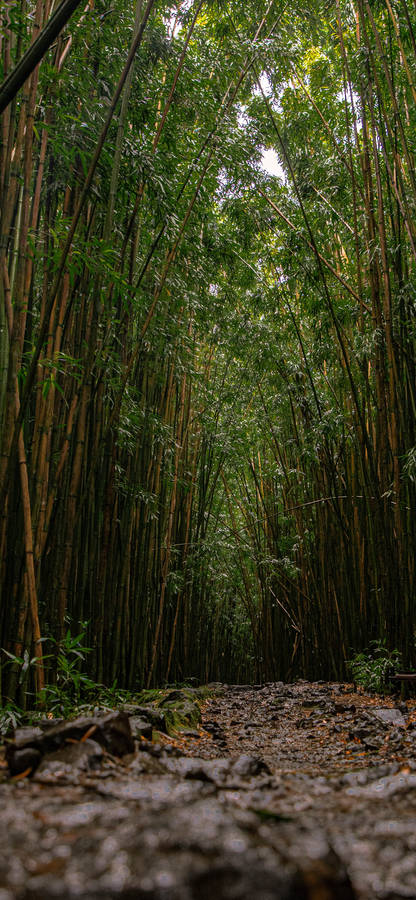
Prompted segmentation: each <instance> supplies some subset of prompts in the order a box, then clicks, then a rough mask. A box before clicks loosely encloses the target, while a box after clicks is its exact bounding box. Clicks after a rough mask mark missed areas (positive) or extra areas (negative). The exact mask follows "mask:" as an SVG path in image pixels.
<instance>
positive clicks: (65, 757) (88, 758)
mask: <svg viewBox="0 0 416 900" xmlns="http://www.w3.org/2000/svg"><path fill="white" fill-rule="evenodd" d="M102 757H103V749H102V747H100V745H99V744H97V742H96V741H90V740H86V741H82V743H81V742H78V743H76V744H67V746H66V747H61V749H60V750H56V751H55V753H47V754H46V756H44V757H43V759H42V761H41V763H40V765H39V767H38V769H37V772H36V775H35V779H36V780H38V779H39V780H40V781H41V780H43V779H44V778H45V776H54V777H56V776H57V775H70V774H74V773H76V772H85V771H87V770H88V769H93V768H95V767H96V766H97V765H98V764H99V763H100V762H101V760H102Z"/></svg>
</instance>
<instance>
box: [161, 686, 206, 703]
mask: <svg viewBox="0 0 416 900" xmlns="http://www.w3.org/2000/svg"><path fill="white" fill-rule="evenodd" d="M199 696H200V692H199V690H198V688H181V689H178V690H173V691H169V692H168V693H167V694H166V697H163V700H161V701H160V703H159V706H162V707H163V706H166V704H167V703H186V702H187V701H189V700H190V699H192V698H193V697H199Z"/></svg>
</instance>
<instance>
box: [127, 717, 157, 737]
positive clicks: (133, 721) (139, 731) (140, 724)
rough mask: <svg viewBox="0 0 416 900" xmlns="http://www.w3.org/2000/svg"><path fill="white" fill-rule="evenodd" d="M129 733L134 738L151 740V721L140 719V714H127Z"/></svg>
mask: <svg viewBox="0 0 416 900" xmlns="http://www.w3.org/2000/svg"><path fill="white" fill-rule="evenodd" d="M129 722H130V728H131V733H132V735H133V737H134V738H136V740H139V739H140V738H146V740H148V741H151V740H152V734H153V726H152V723H151V722H148V721H146V720H145V719H142V718H141V717H140V716H129Z"/></svg>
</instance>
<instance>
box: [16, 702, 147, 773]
mask: <svg viewBox="0 0 416 900" xmlns="http://www.w3.org/2000/svg"><path fill="white" fill-rule="evenodd" d="M39 732H40V733H39ZM87 734H88V736H89V737H93V738H94V741H96V742H97V743H98V744H100V745H101V746H102V747H104V748H105V749H106V750H108V752H109V753H112V754H113V755H114V756H124V755H125V754H127V753H133V752H134V739H133V736H132V733H131V729H130V723H129V720H128V717H127V715H126V713H124V712H111V713H104V714H99V715H96V716H80V717H79V718H77V719H73V721H70V722H64V723H63V724H62V725H56V726H55V727H54V728H50V729H48V731H46V732H43V731H42V729H38V728H31V729H26V728H23V729H22V728H17V729H16V732H15V736H14V740H13V741H9V742H8V743H7V745H6V760H7V763H8V765H9V769H10V772H12V773H13V774H17V773H18V772H23V771H24V769H25V768H26V765H23V757H22V755H21V753H20V751H21V750H22V749H23V748H27V749H33V750H36V751H37V753H38V757H37V759H38V763H39V762H40V759H41V757H42V756H44V755H45V754H46V753H54V752H55V751H56V750H59V748H60V747H62V746H63V745H64V744H66V743H68V741H70V742H73V741H81V740H82V739H84V738H85V736H86V735H87ZM33 759H35V757H33Z"/></svg>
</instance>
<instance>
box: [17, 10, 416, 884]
mask: <svg viewBox="0 0 416 900" xmlns="http://www.w3.org/2000/svg"><path fill="white" fill-rule="evenodd" d="M0 15H1V32H0V40H1V44H0V46H1V67H2V70H1V73H0V74H1V80H2V84H1V87H0V105H1V111H2V114H1V142H0V159H1V164H0V178H1V182H0V183H1V210H0V215H1V227H0V426H1V433H0V436H1V458H0V496H1V500H0V560H1V563H0V566H1V567H0V584H1V607H0V646H1V648H2V649H1V668H0V671H1V692H2V696H3V700H4V701H5V700H6V699H7V700H10V701H16V702H17V703H19V704H20V706H21V707H24V706H25V705H26V704H27V700H26V699H25V698H26V696H27V695H28V692H29V696H30V692H32V693H33V692H42V690H44V689H45V687H47V686H48V685H50V686H51V687H53V685H54V683H55V682H56V673H57V665H58V662H59V655H60V653H61V651H62V647H63V646H64V645H65V642H66V645H67V646H70V647H74V646H75V644H71V640H72V641H75V642H76V639H77V636H82V641H81V645H82V646H83V645H85V647H87V648H88V653H85V660H84V663H85V665H84V667H83V670H82V671H83V677H85V679H86V680H87V681H88V680H89V682H91V683H92V682H93V683H97V684H103V685H107V686H111V685H117V686H119V687H120V688H122V689H125V690H139V689H142V690H143V689H150V688H153V689H155V688H159V687H161V686H163V685H166V684H179V683H185V682H187V680H189V679H191V680H192V679H194V680H195V683H197V684H206V683H208V682H214V681H215V682H230V683H240V684H250V683H251V684H254V683H259V684H264V683H265V682H271V681H278V680H282V681H284V682H293V681H295V680H296V679H299V678H302V679H307V680H309V681H313V680H315V681H317V680H318V681H319V680H326V681H330V680H333V681H342V680H345V679H346V677H347V673H348V661H349V660H350V659H351V658H352V656H353V654H354V653H359V652H361V651H363V650H364V649H365V648H368V647H370V646H372V643H373V642H378V646H383V647H384V648H385V649H386V652H389V653H390V654H397V658H400V660H401V664H402V666H404V667H405V668H407V669H410V670H411V669H412V665H413V664H414V663H415V649H414V629H415V613H416V610H415V589H416V572H415V550H416V517H415V515H414V511H415V505H416V380H415V374H416V305H415V302H416V300H415V298H416V224H415V223H416V218H415V209H416V138H415V135H416V105H415V101H416V8H415V5H414V3H411V2H410V0H302V2H298V0H245V2H244V3H242V2H239V0H175V2H172V0H147V3H146V2H145V0H131V2H130V3H127V2H125V0H123V2H122V0H112V2H111V3H110V2H105V0H81V2H80V0H78V2H77V0H63V2H61V4H60V5H59V4H58V3H57V2H55V0H3V2H2V4H1V7H0ZM392 658H393V657H392ZM61 662H62V661H61ZM89 682H88V683H89ZM32 705H33V702H32ZM42 896H43V895H42ZM71 896H72V895H71ZM146 896H147V895H146ZM163 896H164V895H163ZM204 896H205V895H204ZM227 896H228V895H227ZM339 896H341V895H339ZM408 896H410V895H408Z"/></svg>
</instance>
